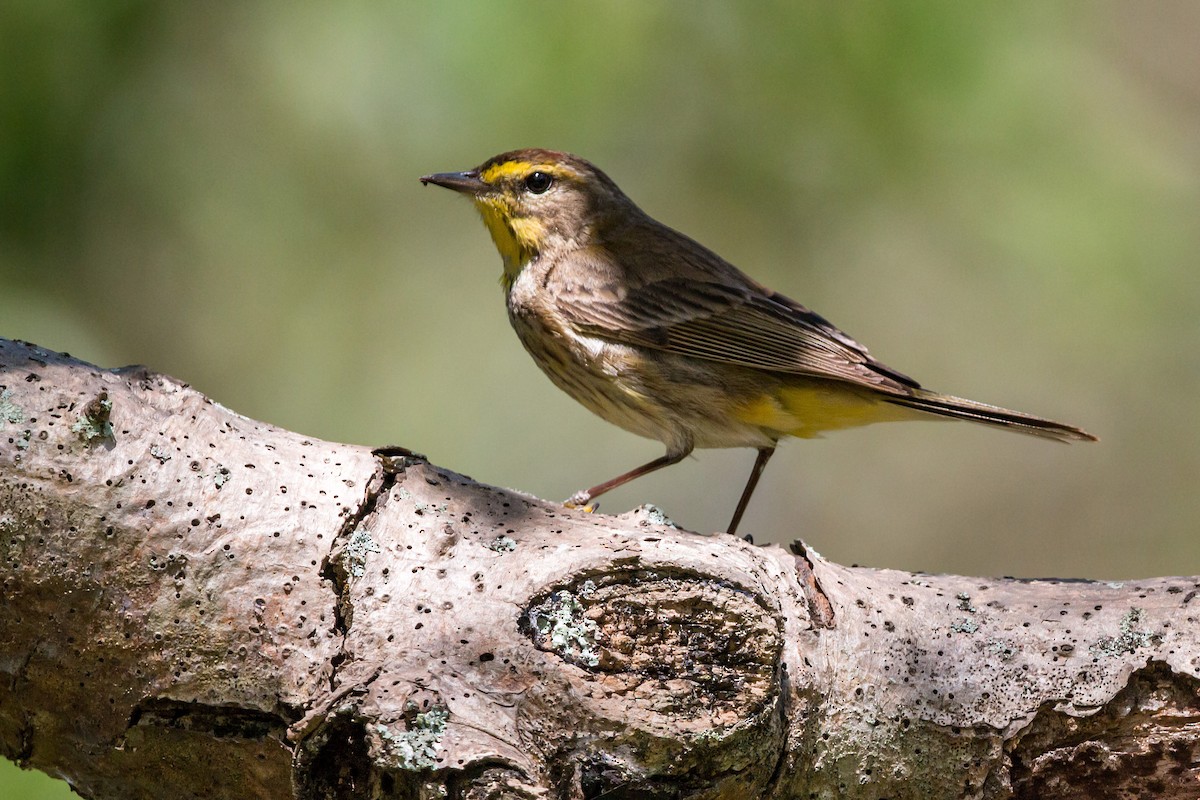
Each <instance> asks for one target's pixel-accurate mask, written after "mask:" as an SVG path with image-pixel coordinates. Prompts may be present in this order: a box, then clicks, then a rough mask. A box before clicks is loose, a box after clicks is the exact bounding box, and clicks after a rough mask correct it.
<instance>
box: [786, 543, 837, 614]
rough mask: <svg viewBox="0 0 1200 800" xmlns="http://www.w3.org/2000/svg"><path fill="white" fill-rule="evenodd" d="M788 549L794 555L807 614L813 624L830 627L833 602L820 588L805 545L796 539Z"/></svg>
mask: <svg viewBox="0 0 1200 800" xmlns="http://www.w3.org/2000/svg"><path fill="white" fill-rule="evenodd" d="M789 549H790V550H791V551H792V555H794V556H795V557H796V576H797V578H799V580H800V586H801V588H802V589H803V590H804V600H805V603H806V604H807V605H808V616H809V618H810V619H811V620H812V623H813V626H814V627H817V628H826V629H828V628H832V627H833V625H834V618H833V604H832V603H830V602H829V597H828V595H826V594H825V590H824V589H822V588H821V582H820V581H819V580H817V576H816V574H815V573H814V572H813V563H812V560H811V559H809V557H808V548H807V546H806V545H805V544H804V542H802V541H800V540H799V539H797V540H796V541H794V542H792V544H791V545H790V547H789Z"/></svg>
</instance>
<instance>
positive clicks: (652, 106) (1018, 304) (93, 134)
mask: <svg viewBox="0 0 1200 800" xmlns="http://www.w3.org/2000/svg"><path fill="white" fill-rule="evenodd" d="M1197 30H1200V5H1197V4H1195V3H1192V2H1170V3H1168V2H1137V3H1133V2H1128V3H1111V2H1077V3H1057V4H1051V3H1044V2H1040V0H1021V1H1019V2H1004V3H999V2H997V3H972V4H964V3H959V2H924V3H915V2H913V3H895V4H882V3H875V2H844V3H820V4H818V3H811V4H807V3H804V4H802V3H790V2H785V3H759V4H743V5H742V6H740V7H736V8H735V7H733V6H732V5H729V4H723V3H700V2H697V3H678V4H655V3H646V2H614V3H599V4H597V3H549V2H546V3H533V2H527V3H521V2H508V3H493V4H488V5H486V6H484V5H478V4H475V3H466V2H454V3H438V4H429V5H416V4H406V3H405V4H397V3H381V2H374V3H372V2H350V3H343V4H337V5H333V4H315V3H314V4H307V3H285V2H257V3H204V4H200V3H193V4H186V3H150V2H136V1H135V0H127V1H125V2H99V0H92V1H91V2H66V1H60V2H55V1H54V0H10V2H7V3H5V4H3V6H0V336H4V337H9V338H21V339H28V340H31V341H34V342H36V343H38V344H40V345H43V346H46V347H50V348H54V349H59V350H67V351H70V352H71V353H73V354H75V355H77V356H81V357H83V358H85V359H88V360H90V361H93V362H95V363H98V364H101V365H104V366H119V365H123V364H127V363H134V362H137V363H143V364H147V365H149V366H151V367H153V368H155V369H157V370H160V371H163V372H167V373H170V374H172V375H175V376H177V377H179V378H181V379H183V380H186V381H189V382H191V383H192V384H193V385H195V386H196V387H197V388H199V389H200V390H201V391H203V392H205V393H207V394H208V395H210V396H211V397H213V398H214V399H216V400H218V401H219V402H221V403H223V404H224V405H226V406H229V407H231V408H233V409H235V410H237V411H240V412H242V413H244V414H246V415H248V416H251V417H255V418H258V419H262V420H267V421H269V422H272V423H275V424H277V425H281V426H284V427H287V428H291V429H294V430H297V431H302V432H304V433H306V434H309V435H312V436H316V437H322V438H326V439H333V440H342V441H350V442H357V443H362V444H365V445H380V444H385V443H396V444H402V445H406V446H408V447H411V448H413V449H416V450H418V451H421V452H424V453H427V454H428V455H429V456H430V458H431V459H432V460H434V461H435V462H436V463H438V464H441V465H444V466H448V467H450V468H453V469H456V470H458V471H461V472H465V473H467V474H470V475H472V476H473V477H475V478H477V479H478V480H481V481H485V482H488V483H494V484H499V485H503V486H510V487H517V488H520V489H522V490H526V491H529V492H533V493H535V494H538V495H540V496H543V497H549V498H562V497H566V496H567V495H569V494H570V493H571V492H573V491H574V490H576V489H579V488H581V487H584V486H587V485H591V484H593V483H596V482H598V481H599V480H601V479H605V478H608V477H611V476H612V475H614V474H616V473H618V472H621V471H623V470H625V469H627V468H629V467H631V466H633V465H635V464H638V463H641V462H643V461H646V460H649V459H650V458H653V457H655V456H657V455H659V454H660V453H661V448H660V446H659V445H658V444H657V443H654V442H649V441H644V440H639V439H637V438H635V437H632V436H631V435H629V434H626V433H624V432H622V431H620V430H618V429H616V428H613V427H610V426H608V425H606V424H605V423H603V422H601V421H600V420H598V419H596V418H593V417H592V416H591V415H590V414H588V412H586V411H585V410H583V409H582V408H581V407H578V406H576V405H575V404H574V402H573V401H571V400H570V399H569V398H567V397H566V396H565V395H562V394H560V393H559V392H558V391H557V390H556V389H555V388H554V387H553V386H551V384H550V383H549V382H548V381H547V380H546V379H545V378H543V376H542V375H541V374H540V373H539V372H538V370H537V368H536V367H535V366H534V365H533V363H532V362H531V361H530V360H529V359H528V358H527V356H526V355H525V353H524V352H523V350H522V348H521V346H520V344H519V343H518V342H517V340H516V338H515V336H514V335H513V334H512V333H511V331H510V330H509V328H508V323H507V320H506V317H505V312H504V305H503V301H502V297H501V291H500V289H499V287H498V285H497V279H498V276H499V273H500V262H499V257H498V256H497V255H496V253H495V252H494V250H493V249H492V245H491V242H490V240H489V239H488V236H487V234H486V232H485V231H484V229H483V227H482V226H481V224H480V222H479V220H478V219H477V216H476V214H475V212H474V211H473V210H472V209H471V208H470V206H469V204H468V203H466V202H464V201H463V200H461V199H460V198H456V197H454V196H453V195H451V194H450V193H448V192H443V191H438V190H433V189H425V190H422V188H421V186H420V185H419V184H418V182H417V178H418V176H420V175H422V174H425V173H428V172H433V171H443V170H454V169H464V168H467V167H470V166H474V165H475V164H477V163H479V162H480V161H482V160H483V159H485V158H487V157H488V156H490V155H493V154H495V153H497V152H500V151H503V150H507V149H511V148H515V147H525V146H542V147H552V148H557V149H565V150H571V151H574V152H577V153H579V154H581V155H584V156H586V157H588V158H590V159H591V160H593V161H595V162H596V163H597V164H599V165H600V166H601V167H602V168H603V169H605V170H606V171H607V172H608V173H609V174H610V175H611V176H612V177H613V178H614V179H615V180H616V181H617V182H618V183H619V184H620V185H621V186H622V187H623V188H624V189H625V190H626V191H627V192H628V193H629V194H630V195H631V196H632V197H633V198H634V199H635V200H636V201H637V202H638V203H639V204H640V205H642V207H643V208H645V209H646V210H647V211H648V212H650V213H651V214H652V215H654V216H655V217H657V218H658V219H660V220H662V221H663V222H665V223H667V224H669V225H672V226H673V227H676V228H679V229H681V230H683V231H685V232H687V233H689V234H691V235H692V236H694V237H695V238H697V239H699V240H700V241H702V242H704V243H705V244H707V245H709V246H710V247H712V248H714V249H715V250H717V251H718V252H719V253H721V254H722V255H724V256H725V257H726V258H728V259H729V260H731V261H732V262H734V263H735V264H738V265H739V266H741V267H742V268H743V269H744V270H746V271H747V272H750V273H751V274H752V275H754V276H755V277H757V278H759V279H760V280H762V281H764V282H765V283H768V284H769V285H771V286H773V287H775V288H777V289H778V290H780V291H782V292H784V293H786V294H789V295H791V296H793V297H795V298H796V299H798V300H800V301H801V302H803V303H805V304H807V305H809V306H811V307H813V308H815V309H817V310H818V311H820V312H821V313H823V314H824V315H826V316H827V317H829V318H830V319H832V320H833V321H834V322H835V323H836V324H837V325H839V326H840V327H842V328H844V329H845V330H847V331H848V332H849V333H850V334H852V335H853V336H854V337H856V338H857V339H859V340H860V341H862V342H864V343H866V344H867V345H868V346H870V347H871V349H872V352H873V353H874V354H875V355H876V356H878V357H879V358H881V359H882V360H883V361H884V362H885V363H888V364H890V365H893V366H895V367H896V368H898V369H900V370H902V371H904V372H907V373H909V374H911V375H913V376H915V377H916V378H918V379H919V380H921V381H922V382H923V383H924V384H925V385H927V386H930V387H932V388H936V389H939V390H942V391H947V392H952V393H956V394H961V395H964V396H968V397H972V398H975V399H979V400H983V401H987V402H993V403H998V404H1003V405H1007V406H1010V407H1013V408H1018V409H1022V410H1026V411H1030V412H1034V413H1039V414H1043V415H1046V416H1051V417H1055V418H1058V419H1062V420H1064V421H1068V422H1072V423H1076V424H1079V425H1082V426H1084V427H1086V428H1088V429H1089V430H1091V431H1092V432H1094V433H1096V434H1098V435H1100V436H1101V438H1102V440H1103V441H1102V442H1101V443H1099V444H1095V445H1076V446H1072V447H1062V446H1056V445H1053V444H1049V443H1046V442H1041V441H1037V440H1034V439H1030V438H1026V437H1020V436H1012V435H1006V434H1004V433H999V432H996V431H994V430H989V429H983V428H979V427H976V426H969V425H962V424H958V425H953V424H940V425H932V424H931V425H921V424H909V425H890V426H877V427H873V428H866V429H860V430H855V431H848V432H844V433H839V434H835V435H833V436H831V437H830V438H829V439H827V440H820V441H812V442H791V443H789V444H786V445H785V446H784V447H783V448H782V449H781V450H780V453H779V454H778V455H777V456H776V458H775V460H774V461H773V462H772V464H771V468H770V469H769V470H768V471H767V473H766V475H765V478H764V482H763V484H762V486H761V487H760V489H759V492H758V495H757V496H756V498H755V501H754V503H753V504H752V506H751V508H750V512H749V515H748V517H747V519H746V521H745V523H744V529H745V530H746V531H751V532H753V533H754V535H755V537H756V539H757V540H758V541H759V542H765V541H779V542H783V541H787V540H790V539H792V538H794V537H803V538H804V539H806V540H807V541H808V542H809V543H811V544H812V545H813V546H814V547H815V548H816V549H818V550H819V551H821V552H822V553H823V554H824V555H826V556H828V557H830V558H833V559H835V560H838V561H843V562H856V563H863V564H871V565H877V566H889V567H896V568H903V569H924V570H931V571H955V572H964V573H975V574H989V575H996V574H1013V575H1025V576H1047V575H1058V576H1084V577H1093V578H1108V579H1121V578H1128V577H1134V576H1145V575H1152V574H1171V573H1190V574H1195V573H1200V536H1197V522H1198V521H1200V492H1197V491H1196V482H1197V481H1196V476H1197V475H1198V474H1200V426H1198V425H1197V413H1196V409H1197V398H1198V397H1200V355H1198V354H1200V324H1198V322H1200V278H1198V277H1197V254H1198V253H1200V55H1198V52H1200V51H1198V50H1197V48H1196V46H1195V37H1196V31H1197ZM752 461H753V453H752V452H750V451H720V452H718V451H704V452H699V453H697V455H696V457H695V458H693V459H690V460H689V461H687V462H685V464H682V465H680V466H677V467H675V468H672V469H670V470H667V471H665V472H662V473H659V474H657V475H655V476H652V477H649V478H646V479H644V480H641V481H638V482H636V483H635V484H633V485H632V486H630V487H627V488H625V489H623V490H621V491H619V492H615V493H613V495H611V496H610V497H606V498H605V501H604V503H603V506H604V510H605V511H607V512H619V511H624V510H626V509H628V508H630V507H632V506H635V505H637V504H639V503H642V502H655V503H657V504H659V505H660V506H662V507H663V508H664V510H665V511H666V512H667V513H668V514H669V515H670V516H671V517H672V518H674V519H675V520H677V521H678V522H679V523H681V524H682V525H685V526H687V527H689V528H694V529H698V530H705V531H709V530H716V529H719V528H720V527H721V526H723V525H724V524H725V523H726V522H727V521H728V517H729V515H730V513H731V512H732V509H733V506H734V503H735V501H736V499H737V496H738V493H739V492H740V490H741V487H742V484H743V481H744V480H745V477H746V474H747V472H748V471H749V469H750V465H751V463H752ZM35 746H36V742H35ZM10 774H11V775H12V777H11V778H10V777H9V775H10ZM5 780H13V781H16V783H14V784H12V785H11V786H9V787H5V786H4V784H3V781H5ZM43 785H45V786H46V787H48V788H46V789H45V790H43V789H42V788H41V787H42V786H43ZM43 792H44V793H43ZM65 792H66V789H65V785H64V784H62V783H53V782H51V781H49V779H42V778H41V776H36V775H30V774H28V773H24V774H22V773H18V771H17V770H16V768H15V766H13V765H12V764H9V763H7V762H5V763H4V765H3V766H2V767H0V795H3V796H4V797H6V798H34V797H39V798H40V797H59V796H61V795H62V794H64V793H65Z"/></svg>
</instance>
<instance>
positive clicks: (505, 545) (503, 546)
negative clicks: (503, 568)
mask: <svg viewBox="0 0 1200 800" xmlns="http://www.w3.org/2000/svg"><path fill="white" fill-rule="evenodd" d="M488 549H489V550H495V551H496V552H497V553H511V552H512V551H513V550H516V549H517V543H516V541H514V540H513V539H512V537H509V536H497V537H496V538H495V539H493V540H492V541H490V542H488Z"/></svg>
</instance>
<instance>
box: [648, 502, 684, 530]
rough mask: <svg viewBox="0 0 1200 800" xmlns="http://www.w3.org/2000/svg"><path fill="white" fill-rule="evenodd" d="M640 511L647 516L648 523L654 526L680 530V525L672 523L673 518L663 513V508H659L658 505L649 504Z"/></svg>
mask: <svg viewBox="0 0 1200 800" xmlns="http://www.w3.org/2000/svg"><path fill="white" fill-rule="evenodd" d="M638 510H639V511H641V512H642V513H643V514H644V515H645V516H646V521H647V522H649V523H650V524H652V525H665V526H667V527H668V528H678V527H679V526H678V525H676V524H675V523H674V522H672V521H671V518H670V517H668V516H667V514H666V512H665V511H663V510H662V509H661V508H659V507H658V506H656V505H651V504H649V503H647V504H646V505H644V506H642V507H641V508H640V509H638Z"/></svg>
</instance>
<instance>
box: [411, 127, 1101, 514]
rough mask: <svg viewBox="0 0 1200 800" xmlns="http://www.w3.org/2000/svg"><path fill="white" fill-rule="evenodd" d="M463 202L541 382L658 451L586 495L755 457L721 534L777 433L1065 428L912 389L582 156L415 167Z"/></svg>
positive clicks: (1067, 436) (1071, 436)
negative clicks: (470, 207) (497, 261)
mask: <svg viewBox="0 0 1200 800" xmlns="http://www.w3.org/2000/svg"><path fill="white" fill-rule="evenodd" d="M421 183H422V184H431V183H432V184H434V185H436V186H443V187H445V188H447V189H452V190H454V191H456V192H459V193H461V194H464V195H466V196H468V197H469V198H471V200H472V201H474V204H475V207H476V208H477V209H478V211H479V213H480V214H481V215H482V216H483V222H484V224H485V225H486V226H487V229H488V231H489V232H490V233H491V236H492V241H493V242H495V245H496V249H497V250H499V251H500V257H501V259H502V260H503V262H504V272H503V275H502V278H501V283H502V284H503V287H504V293H505V297H506V299H507V302H508V318H509V321H510V322H511V323H512V326H513V328H514V329H515V330H516V332H517V336H518V337H519V338H520V339H521V343H522V344H524V345H525V349H526V350H528V351H529V354H530V355H531V356H533V359H534V361H536V362H537V364H538V366H539V367H541V369H542V371H543V372H545V373H546V375H547V376H549V378H550V380H551V381H553V382H554V384H555V385H556V386H558V387H559V388H560V389H562V390H563V391H565V392H566V393H567V394H569V395H571V397H573V398H575V399H576V400H577V401H579V402H580V403H582V404H583V405H584V406H586V407H587V408H589V409H591V410H592V411H593V412H595V413H596V414H598V415H599V416H600V417H602V418H603V419H605V420H607V421H609V422H611V423H614V424H616V425H619V426H620V427H622V428H624V429H625V430H627V431H630V432H631V433H635V434H638V435H639V436H645V437H647V438H650V439H657V440H658V441H660V442H662V443H663V444H664V445H665V446H666V453H665V454H664V455H663V456H662V457H660V458H656V459H654V460H653V461H650V462H649V463H646V464H643V465H641V466H639V467H636V468H635V469H632V470H630V471H629V472H625V473H622V474H621V475H618V476H617V477H615V478H612V479H611V480H607V481H604V482H603V483H600V484H597V485H596V486H593V487H592V488H590V489H586V490H582V491H579V492H576V493H575V494H574V495H572V496H571V497H570V499H569V500H568V501H567V504H568V505H571V506H576V507H580V506H582V507H588V506H589V504H591V503H592V502H593V501H594V500H595V499H596V498H598V497H600V496H601V495H603V494H604V493H605V492H608V491H610V490H612V489H615V488H616V487H618V486H621V485H623V484H625V483H628V482H629V481H631V480H634V479H635V478H639V477H641V476H643V475H646V474H648V473H651V472H654V471H655V470H658V469H662V468H663V467H667V466H670V465H671V464H676V463H678V462H679V461H681V460H682V459H684V458H685V457H686V456H687V455H688V454H690V453H691V452H692V450H693V449H695V448H708V447H753V448H755V449H757V451H758V456H757V458H756V459H755V462H754V466H753V468H752V469H751V472H750V477H749V480H748V481H747V482H746V485H745V488H744V489H743V490H742V494H741V497H740V499H739V500H738V504H737V507H736V509H735V510H734V514H733V519H732V520H731V521H730V523H729V526H728V529H727V530H728V532H729V533H735V532H736V531H737V527H738V523H739V522H741V519H742V515H743V514H744V513H745V511H746V506H747V505H748V504H749V502H750V497H751V495H752V494H753V493H754V487H755V486H756V485H757V484H758V480H759V478H760V477H761V476H762V473H763V470H764V469H765V468H766V466H767V461H768V460H769V459H770V458H771V455H772V454H773V453H774V452H775V447H776V445H777V444H778V443H779V440H780V439H783V438H784V437H787V436H795V437H800V438H813V437H817V436H821V435H822V434H823V433H825V432H826V431H831V430H836V429H839V428H849V427H854V426H859V425H867V424H870V423H873V422H883V421H891V420H907V419H917V418H922V417H924V418H929V417H930V415H936V416H941V417H948V418H951V419H965V420H970V421H972V422H982V423H986V424H988V425H995V426H997V427H1001V428H1007V429H1009V430H1014V431H1020V432H1022V433H1028V434H1033V435H1035V436H1041V437H1044V438H1047V439H1055V440H1058V441H1064V442H1065V441H1070V440H1095V438H1096V437H1094V436H1092V435H1091V434H1090V433H1087V432H1086V431H1084V430H1081V429H1080V428H1076V427H1074V426H1072V425H1065V424H1063V423H1061V422H1054V421H1052V420H1049V419H1042V418H1040V417H1035V416H1031V415H1029V414H1023V413H1021V412H1019V411H1010V410H1008V409H1006V408H999V407H997V406H991V405H986V404H984V403H977V402H975V401H973V400H965V399H963V398H961V397H952V396H950V395H945V394H939V393H937V392H932V391H929V390H927V389H923V388H922V387H921V386H920V385H919V384H918V383H917V382H916V381H915V380H913V379H912V378H910V377H908V376H907V375H904V374H903V373H901V372H897V371H896V370H894V369H892V368H891V367H888V366H885V365H883V364H881V363H880V362H878V361H876V360H875V359H874V358H872V357H871V355H870V354H869V353H868V352H867V349H866V348H865V347H863V346H862V345H861V344H859V343H858V342H856V341H855V340H854V339H852V338H850V337H849V336H847V335H846V334H845V333H843V332H842V331H840V330H838V329H837V328H836V327H834V326H833V325H832V324H831V323H830V322H829V321H828V320H826V319H825V318H824V317H822V316H820V315H819V314H816V313H814V312H812V311H810V310H808V309H807V308H805V307H804V306H802V305H800V304H799V303H797V302H796V301H794V300H791V299H789V298H787V297H784V296H783V295H781V294H779V293H778V292H775V291H772V290H771V289H768V288H767V287H766V286H763V285H762V284H760V283H758V282H756V281H754V280H753V279H752V278H750V277H748V276H747V275H745V274H743V273H742V272H741V271H740V270H738V269H737V268H736V267H734V266H733V265H732V264H730V263H729V262H727V261H725V260H724V259H722V258H721V257H720V256H718V255H717V254H716V253H714V252H712V251H711V250H709V249H707V248H706V247H704V246H703V245H701V244H699V243H697V242H695V241H693V240H692V239H690V238H688V237H687V236H684V235H683V234H681V233H679V232H677V231H675V230H672V229H671V228H669V227H667V226H666V225H663V224H662V223H660V222H657V221H655V220H654V219H652V218H651V217H650V216H649V215H647V214H646V213H645V212H644V211H642V210H641V209H640V208H638V206H637V205H635V204H634V202H633V201H632V200H630V199H629V198H628V197H626V196H625V194H624V192H622V191H621V190H620V189H619V188H618V187H617V184H616V183H614V182H613V181H612V179H611V178H609V177H608V176H607V175H605V174H604V173H603V172H601V171H600V170H599V169H597V168H596V167H595V166H594V165H592V164H591V163H589V162H588V161H586V160H584V159H582V158H580V157H578V156H574V155H571V154H569V153H561V152H556V151H553V150H541V149H526V150H514V151H512V152H508V153H502V154H500V155H498V156H494V157H492V158H490V159H488V160H487V161H485V162H483V164H481V165H480V166H478V167H476V168H475V169H470V170H467V171H465V172H441V173H437V174H434V175H426V176H424V177H423V178H421Z"/></svg>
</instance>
